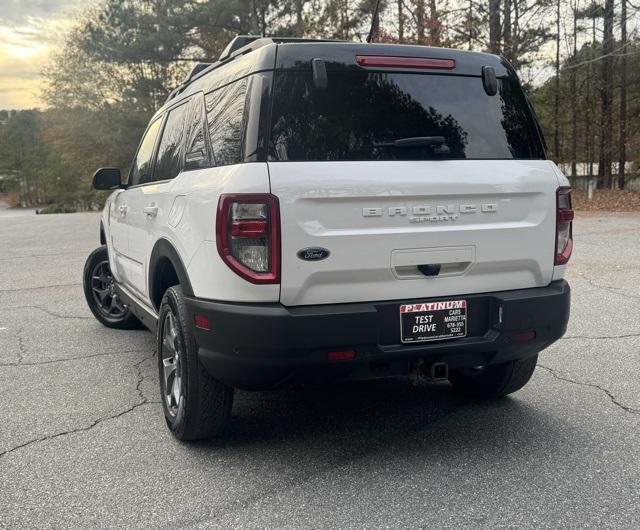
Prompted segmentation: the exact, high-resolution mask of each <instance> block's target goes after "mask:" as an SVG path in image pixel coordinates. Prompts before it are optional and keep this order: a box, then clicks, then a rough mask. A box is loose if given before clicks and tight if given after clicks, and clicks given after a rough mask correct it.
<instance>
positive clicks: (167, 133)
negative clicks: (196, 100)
mask: <svg viewBox="0 0 640 530" xmlns="http://www.w3.org/2000/svg"><path fill="white" fill-rule="evenodd" d="M188 106H189V104H188V103H187V104H185V105H180V106H179V107H176V108H174V109H172V110H171V111H169V115H168V116H167V123H166V124H165V126H164V130H163V131H162V138H161V139H160V146H159V147H158V161H157V162H156V169H155V171H154V174H153V180H169V179H172V178H175V177H177V176H178V173H180V171H182V159H183V151H182V143H183V142H182V139H183V138H184V130H185V126H184V124H185V117H186V110H187V107H188Z"/></svg>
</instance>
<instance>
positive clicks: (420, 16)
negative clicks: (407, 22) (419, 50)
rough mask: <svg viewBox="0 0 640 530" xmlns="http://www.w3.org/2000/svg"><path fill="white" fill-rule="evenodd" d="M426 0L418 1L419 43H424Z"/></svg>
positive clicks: (417, 29)
mask: <svg viewBox="0 0 640 530" xmlns="http://www.w3.org/2000/svg"><path fill="white" fill-rule="evenodd" d="M424 25H425V20H424V0H417V2H416V26H417V27H416V34H417V37H418V44H424Z"/></svg>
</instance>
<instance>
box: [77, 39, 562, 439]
mask: <svg viewBox="0 0 640 530" xmlns="http://www.w3.org/2000/svg"><path fill="white" fill-rule="evenodd" d="M568 184H569V182H568V180H567V179H566V177H565V176H564V175H563V174H562V173H561V172H560V171H559V169H558V168H557V167H556V166H555V165H554V164H553V162H551V161H550V160H547V159H546V155H545V146H544V141H543V138H542V134H541V131H540V127H539V126H538V123H537V121H536V118H535V116H534V113H533V110H532V108H531V106H530V104H529V102H528V100H527V98H526V96H525V94H524V93H523V90H522V88H521V87H520V84H519V82H518V79H517V77H516V74H515V72H514V70H513V68H512V67H511V66H510V65H509V64H508V62H506V61H505V60H504V59H502V58H500V57H497V56H494V55H488V54H483V53H472V52H463V51H456V50H449V49H441V48H428V47H422V46H406V45H392V44H359V43H352V42H323V41H313V42H309V41H300V40H298V41H296V40H293V39H276V38H273V39H272V38H260V37H238V38H236V39H235V40H234V41H232V42H231V44H230V45H229V46H228V47H227V49H226V50H225V52H223V54H222V56H221V58H220V60H218V61H217V62H215V63H213V64H202V65H198V66H197V67H196V68H195V69H194V72H193V73H192V74H191V75H190V76H189V77H188V79H187V80H186V81H185V82H184V83H183V84H182V85H181V86H180V87H179V88H177V89H176V90H175V91H174V92H173V93H172V94H171V96H170V97H169V99H168V101H167V102H166V104H165V105H164V106H163V107H162V108H161V109H160V110H159V111H158V112H157V113H156V114H155V116H154V117H153V118H152V119H151V122H150V124H149V126H148V128H147V130H146V132H145V133H144V136H143V138H142V141H141V143H140V146H139V148H138V151H137V153H136V155H135V158H134V160H133V162H132V166H131V170H130V172H129V174H128V178H127V179H126V182H123V183H121V178H120V171H119V170H118V169H114V168H103V169H101V170H98V171H97V172H96V174H95V176H94V187H95V188H96V189H101V190H113V193H112V194H111V195H110V197H109V198H108V200H107V201H106V205H105V207H104V212H103V214H102V220H101V225H100V240H101V244H102V246H101V247H99V248H98V249H97V250H95V251H94V252H93V253H92V254H91V256H90V257H89V258H88V261H87V264H86V267H85V273H84V289H85V294H86V298H87V301H88V303H89V307H90V308H91V310H92V312H93V313H94V315H95V316H96V318H97V319H98V320H99V321H100V322H102V323H103V324H104V325H106V326H109V327H114V328H133V327H136V326H139V325H140V324H142V325H144V326H146V327H148V328H149V329H150V330H152V331H154V332H155V333H156V335H157V352H158V367H159V374H160V392H161V395H162V403H163V407H164V413H165V416H166V421H167V424H168V426H169V428H170V429H171V431H172V432H173V433H174V434H175V435H176V436H177V437H178V438H180V439H183V440H190V439H198V438H203V437H209V436H216V435H220V434H221V433H222V432H223V431H224V428H225V425H226V424H227V423H228V421H229V415H230V410H231V404H232V399H233V389H234V388H242V389H270V388H276V387H282V386H287V385H297V384H304V383H322V382H336V381H348V380H362V379H372V378H381V377H396V376H403V375H407V374H410V373H415V372H420V373H422V374H424V375H426V376H427V377H430V378H432V379H436V380H444V379H448V380H449V381H450V382H451V384H452V385H453V388H454V389H456V390H458V391H460V392H463V393H465V394H467V395H470V396H475V397H479V398H487V397H488V398H496V397H501V396H504V395H506V394H509V393H511V392H514V391H516V390H518V389H520V388H521V387H522V386H524V385H525V384H526V383H527V381H528V380H529V378H530V377H531V375H532V373H533V371H534V369H535V366H536V360H537V355H538V352H540V351H541V350H542V349H544V348H546V347H547V346H549V345H550V344H552V343H553V342H554V341H556V340H558V339H559V338H560V337H561V336H562V335H563V333H564V332H565V329H566V326H567V321H568V318H569V303H570V292H569V286H568V284H567V282H566V281H565V280H563V275H564V272H565V267H566V264H567V261H568V260H569V257H570V255H571V250H572V247H573V241H572V226H571V225H572V219H573V210H572V206H571V196H570V189H569V187H568Z"/></svg>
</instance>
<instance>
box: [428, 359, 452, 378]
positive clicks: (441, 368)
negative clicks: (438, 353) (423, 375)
mask: <svg viewBox="0 0 640 530" xmlns="http://www.w3.org/2000/svg"><path fill="white" fill-rule="evenodd" d="M429 377H430V378H431V379H432V380H433V381H446V380H447V379H449V365H448V364H447V363H433V364H432V365H431V368H430V370H429Z"/></svg>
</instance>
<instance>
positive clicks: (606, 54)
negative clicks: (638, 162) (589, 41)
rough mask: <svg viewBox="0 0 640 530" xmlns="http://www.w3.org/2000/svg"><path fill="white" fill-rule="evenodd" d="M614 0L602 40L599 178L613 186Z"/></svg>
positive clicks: (609, 0) (607, 10)
mask: <svg viewBox="0 0 640 530" xmlns="http://www.w3.org/2000/svg"><path fill="white" fill-rule="evenodd" d="M612 52H613V0H606V1H605V4H604V36H603V40H602V55H603V59H602V87H601V90H600V101H601V109H602V116H600V165H599V167H598V178H599V181H600V186H601V187H604V188H609V187H611V136H612V135H611V107H612V105H611V101H612V92H613V86H612V85H613V71H612V70H613V68H612V67H613V64H612V63H613V57H612V56H611V54H612Z"/></svg>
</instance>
